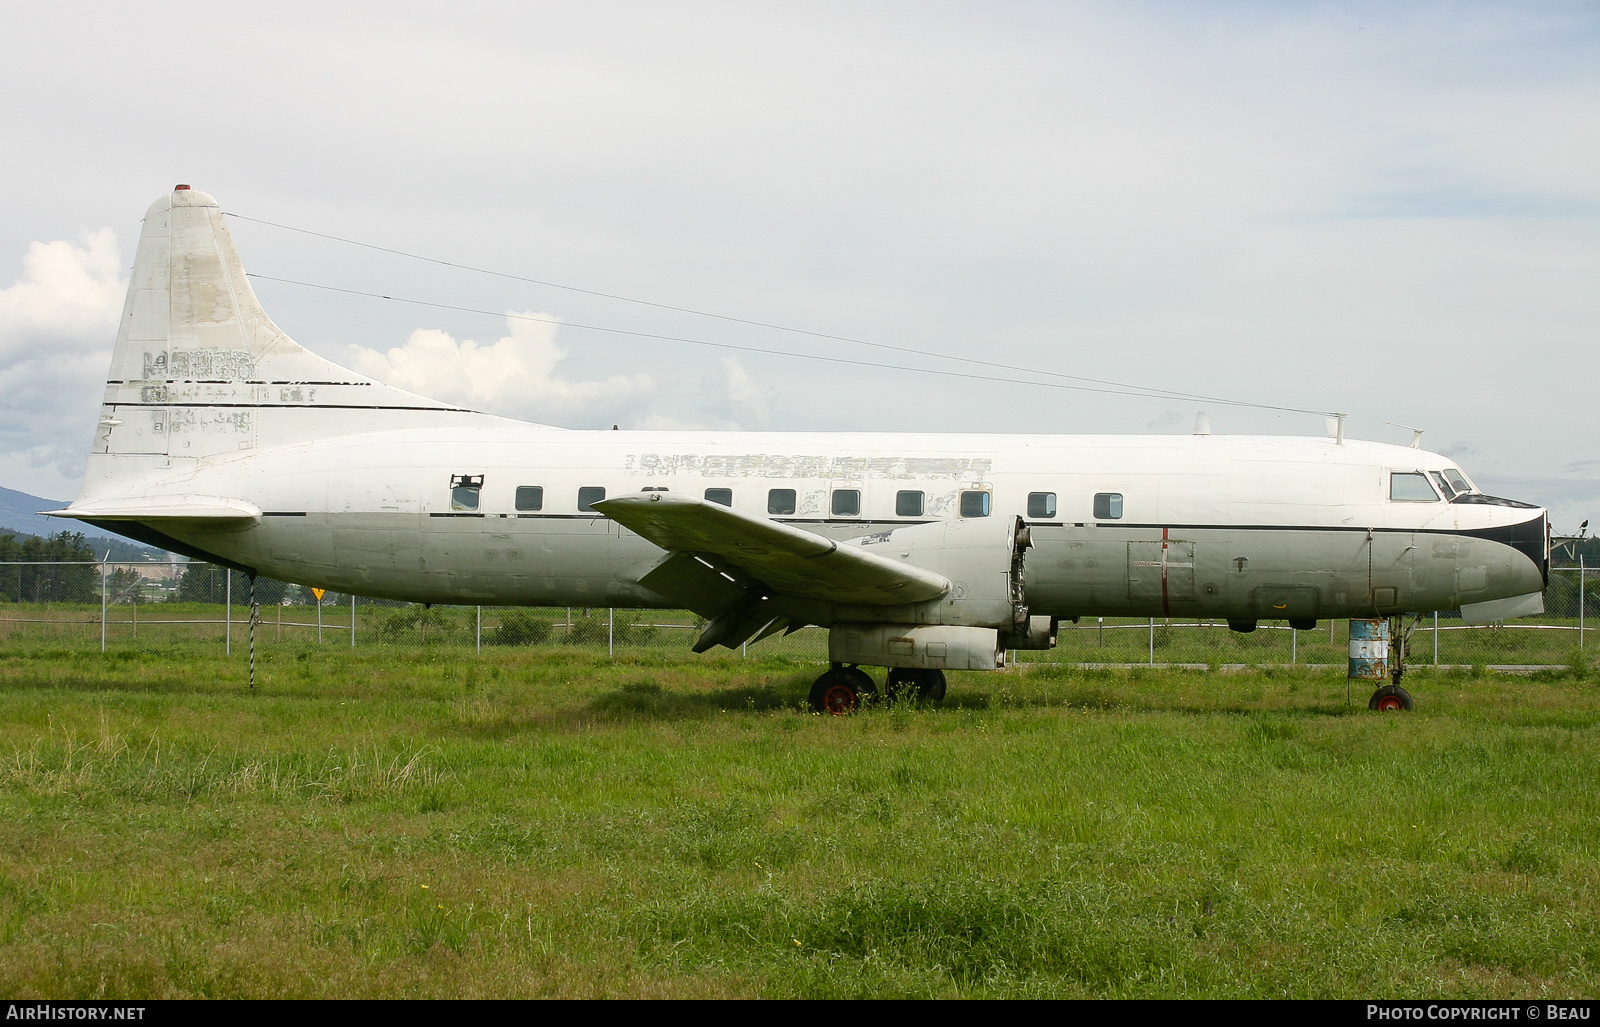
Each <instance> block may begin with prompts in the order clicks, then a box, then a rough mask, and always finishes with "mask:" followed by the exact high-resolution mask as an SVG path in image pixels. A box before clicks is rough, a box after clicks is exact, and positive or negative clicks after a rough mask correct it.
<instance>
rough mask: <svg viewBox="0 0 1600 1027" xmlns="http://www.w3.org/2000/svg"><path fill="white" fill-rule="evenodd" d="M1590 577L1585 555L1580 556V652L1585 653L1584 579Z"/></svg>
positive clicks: (1580, 554)
mask: <svg viewBox="0 0 1600 1027" xmlns="http://www.w3.org/2000/svg"><path fill="white" fill-rule="evenodd" d="M1588 576H1589V569H1588V565H1587V564H1585V563H1584V562H1583V554H1582V553H1579V554H1578V651H1579V652H1580V653H1581V652H1583V579H1584V578H1586V577H1588Z"/></svg>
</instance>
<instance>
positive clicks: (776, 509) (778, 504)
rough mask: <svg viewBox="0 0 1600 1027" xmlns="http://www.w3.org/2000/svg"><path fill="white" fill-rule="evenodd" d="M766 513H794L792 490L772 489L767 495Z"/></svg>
mask: <svg viewBox="0 0 1600 1027" xmlns="http://www.w3.org/2000/svg"><path fill="white" fill-rule="evenodd" d="M767 513H769V514H792V513H794V489H772V490H771V491H769V492H768V493H767Z"/></svg>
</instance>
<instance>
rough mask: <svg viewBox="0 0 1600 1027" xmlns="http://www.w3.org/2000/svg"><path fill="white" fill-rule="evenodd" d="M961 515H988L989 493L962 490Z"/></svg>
mask: <svg viewBox="0 0 1600 1027" xmlns="http://www.w3.org/2000/svg"><path fill="white" fill-rule="evenodd" d="M961 516H963V517H987V516H989V493H987V492H963V493H961Z"/></svg>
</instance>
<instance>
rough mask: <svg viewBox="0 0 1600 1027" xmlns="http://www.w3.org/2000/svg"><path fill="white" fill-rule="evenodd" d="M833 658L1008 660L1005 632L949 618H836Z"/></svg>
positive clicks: (992, 663) (965, 666)
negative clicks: (861, 621) (852, 621)
mask: <svg viewBox="0 0 1600 1027" xmlns="http://www.w3.org/2000/svg"><path fill="white" fill-rule="evenodd" d="M828 659H830V660H832V661H833V662H834V663H865V664H868V665H870V666H875V667H920V668H925V669H929V670H998V669H999V668H1000V667H1002V666H1004V665H1005V651H1004V650H1003V649H1001V648H1000V632H999V631H997V630H995V629H994V628H972V627H960V626H956V625H948V624H835V625H834V626H833V627H832V628H831V629H830V630H829V631H828Z"/></svg>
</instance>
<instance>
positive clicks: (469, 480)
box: [450, 474, 483, 510]
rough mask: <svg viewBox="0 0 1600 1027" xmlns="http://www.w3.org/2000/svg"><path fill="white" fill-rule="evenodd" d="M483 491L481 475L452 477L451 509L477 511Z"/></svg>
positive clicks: (454, 475) (456, 475)
mask: <svg viewBox="0 0 1600 1027" xmlns="http://www.w3.org/2000/svg"><path fill="white" fill-rule="evenodd" d="M482 489H483V475H481V474H452V475H451V476H450V509H452V510H476V509H477V508H478V493H479V492H480V491H481V490H482Z"/></svg>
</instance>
